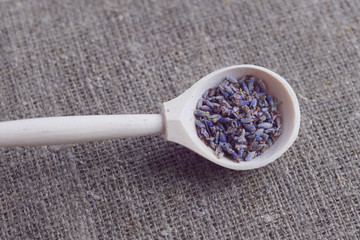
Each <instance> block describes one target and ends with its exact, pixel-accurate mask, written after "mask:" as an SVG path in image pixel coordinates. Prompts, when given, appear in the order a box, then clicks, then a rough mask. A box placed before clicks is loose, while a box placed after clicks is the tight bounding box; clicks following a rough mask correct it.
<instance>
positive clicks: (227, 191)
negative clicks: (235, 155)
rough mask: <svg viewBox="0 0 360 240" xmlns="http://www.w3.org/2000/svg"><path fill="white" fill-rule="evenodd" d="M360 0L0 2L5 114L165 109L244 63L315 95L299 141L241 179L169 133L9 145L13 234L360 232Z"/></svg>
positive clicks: (5, 208) (4, 186)
mask: <svg viewBox="0 0 360 240" xmlns="http://www.w3.org/2000/svg"><path fill="white" fill-rule="evenodd" d="M359 12H360V4H359V2H358V1H356V0H345V1H336V0H333V1H325V0H313V1H310V0H309V1H296V0H293V1H279V0H272V1H231V0H229V1H187V0H185V1H165V0H164V1H160V0H159V1H130V0H129V1H110V0H109V1H95V0H93V1H85V0H84V1H81V0H73V1H71V0H66V1H49V0H48V1H46V0H39V1H15V0H0V120H1V121H3V120H12V119H23V118H32V117H45V116H59V115H84V114H86V115H90V114H122V113H159V111H160V110H159V103H161V102H164V101H167V100H169V99H172V98H174V97H176V96H177V95H179V94H181V93H182V92H183V91H184V90H186V89H187V88H189V87H190V86H191V85H192V84H193V83H195V82H196V81H197V80H198V79H200V78H201V77H202V76H204V75H206V74H207V73H209V72H211V71H213V70H216V69H219V68H221V67H225V66H229V65H234V64H243V63H249V64H257V65H261V66H264V67H267V68H269V69H271V70H273V71H275V72H277V73H279V74H280V75H282V76H283V77H284V78H285V79H287V80H288V81H289V83H290V84H291V86H292V87H293V88H294V90H295V91H296V93H297V96H298V98H299V101H300V104H301V112H302V119H301V120H302V122H301V129H300V134H299V138H298V140H297V141H296V143H295V144H294V145H293V147H291V149H290V150H289V151H287V152H286V154H285V155H284V156H282V157H281V158H280V159H278V160H277V161H276V162H274V163H272V164H270V165H269V166H267V167H264V168H261V169H258V170H252V171H245V172H237V171H232V170H227V169H224V168H221V167H219V166H217V165H214V164H212V163H210V162H208V161H206V160H205V159H203V158H201V157H199V156H198V155H197V154H195V153H193V152H191V151H189V150H187V149H185V148H184V147H182V146H179V145H176V144H173V143H168V142H165V141H164V139H163V138H162V137H161V136H158V137H140V138H132V139H124V140H112V141H103V142H95V143H88V144H79V145H71V146H63V147H59V146H55V147H22V148H9V149H1V150H0V239H356V238H359V237H360V224H359V219H360V203H359V202H360V189H359V186H360V180H359V179H360V172H359V155H360V154H359V152H360V151H359V148H360V137H359V131H360V111H359V110H360V104H359V97H360V78H359V65H360V56H359V55H360V54H359V53H360V52H359V48H360V44H359V36H360V35H359V33H360V28H359V26H360V23H359V21H360V17H359V16H360V15H359Z"/></svg>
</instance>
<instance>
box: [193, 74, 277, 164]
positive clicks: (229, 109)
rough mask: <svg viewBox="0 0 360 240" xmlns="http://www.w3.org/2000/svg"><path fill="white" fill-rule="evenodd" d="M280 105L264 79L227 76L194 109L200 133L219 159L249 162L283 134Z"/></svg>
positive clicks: (201, 137) (206, 92) (203, 96)
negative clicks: (268, 92) (227, 158)
mask: <svg viewBox="0 0 360 240" xmlns="http://www.w3.org/2000/svg"><path fill="white" fill-rule="evenodd" d="M279 104H280V102H278V101H276V99H274V98H273V97H272V96H271V95H269V94H267V93H266V85H265V84H264V82H263V81H261V79H256V78H255V77H253V76H244V77H241V78H240V79H236V78H234V77H231V76H227V77H225V79H223V80H222V82H221V83H220V84H219V86H217V87H215V88H210V89H208V90H206V91H205V92H204V93H203V95H202V98H201V99H200V100H199V101H198V103H197V105H196V110H195V112H194V115H195V117H196V119H197V120H196V121H195V125H196V129H197V133H198V135H199V137H200V139H201V140H203V141H204V142H205V143H206V145H208V146H209V147H211V148H212V149H213V150H214V151H215V155H216V156H217V157H218V158H221V157H223V156H227V157H230V158H232V159H233V160H234V161H236V162H240V161H250V160H251V159H253V158H255V157H257V156H259V155H260V154H262V153H263V152H264V151H265V150H266V149H267V148H268V147H270V146H271V145H272V144H273V143H274V142H275V141H276V139H277V138H278V137H279V136H280V134H281V118H280V116H281V114H280V113H279V112H278V110H277V106H278V105H279Z"/></svg>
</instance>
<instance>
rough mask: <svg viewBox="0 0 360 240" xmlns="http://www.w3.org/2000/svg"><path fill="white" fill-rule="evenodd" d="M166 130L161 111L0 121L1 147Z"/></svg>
mask: <svg viewBox="0 0 360 240" xmlns="http://www.w3.org/2000/svg"><path fill="white" fill-rule="evenodd" d="M163 132H164V127H163V119H162V116H161V115H160V114H133V115H130V114H129V115H93V116H68V117H49V118H33V119H24V120H15V121H7V122H0V147H16V146H41V145H57V144H69V143H82V142H89V141H95V140H106V139H115V138H127V137H138V136H146V135H156V134H162V133H163Z"/></svg>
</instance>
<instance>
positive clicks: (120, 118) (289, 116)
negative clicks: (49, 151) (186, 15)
mask: <svg viewBox="0 0 360 240" xmlns="http://www.w3.org/2000/svg"><path fill="white" fill-rule="evenodd" d="M244 75H252V76H254V77H256V78H261V79H262V80H263V82H264V83H265V84H266V86H267V92H268V93H269V94H271V95H272V96H273V97H275V98H276V99H277V100H278V101H281V102H282V104H280V106H279V111H280V112H281V113H282V134H281V135H280V137H279V138H278V139H277V141H275V143H274V144H273V145H272V146H271V147H270V148H268V149H266V150H265V152H264V153H263V154H261V155H260V156H258V157H256V158H254V159H252V160H251V161H248V162H247V161H240V162H239V163H237V162H234V161H232V160H230V159H228V158H226V157H223V158H220V159H219V158H217V157H216V156H215V154H214V152H213V150H212V149H211V148H210V147H208V146H206V145H205V143H204V142H202V141H201V140H200V138H199V137H198V136H197V132H196V127H195V117H194V110H195V108H196V105H197V102H198V100H199V99H200V98H201V96H202V94H203V93H204V92H205V91H206V90H207V89H209V88H213V87H216V86H217V85H218V84H219V83H220V82H221V81H222V80H223V79H224V78H225V77H226V76H231V77H234V78H239V77H242V76H244ZM299 126H300V109H299V103H298V100H297V98H296V95H295V93H294V91H293V90H292V88H291V87H290V85H289V84H288V83H287V82H286V81H285V80H284V79H283V78H282V77H280V76H279V75H277V74H276V73H274V72H272V71H270V70H268V69H266V68H263V67H258V66H254V65H236V66H231V67H226V68H222V69H220V70H217V71H215V72H213V73H210V74H209V75H207V76H205V77H203V78H202V79H200V80H199V81H198V82H197V83H195V84H194V85H193V86H192V87H191V88H189V89H188V90H187V91H185V92H184V93H183V94H181V95H180V96H178V97H177V98H175V99H173V100H171V101H168V102H165V103H164V104H163V111H162V114H127V115H95V116H65V117H48V118H33V119H24V120H15V121H7V122H0V147H16V146H39V145H58V144H69V143H82V142H89V141H96V140H105V139H116V138H127V137H137V136H146V135H156V134H164V135H165V138H166V140H168V141H172V142H176V143H178V144H181V145H183V146H185V147H187V148H189V149H191V150H193V151H195V152H196V153H198V154H199V155H201V156H203V157H204V158H206V159H208V160H210V161H212V162H214V163H216V164H219V165H221V166H223V167H226V168H230V169H234V170H247V169H253V168H259V167H262V166H265V165H266V164H268V163H271V162H273V161H274V160H275V159H277V158H278V157H280V156H281V155H282V154H283V153H284V152H285V151H286V150H287V149H288V148H289V147H290V146H291V145H292V144H293V142H294V141H295V139H296V137H297V134H298V131H299Z"/></svg>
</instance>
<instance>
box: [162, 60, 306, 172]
mask: <svg viewBox="0 0 360 240" xmlns="http://www.w3.org/2000/svg"><path fill="white" fill-rule="evenodd" d="M245 75H252V76H254V77H255V78H260V79H261V80H262V81H263V82H264V83H265V84H266V87H267V93H268V94H270V95H272V96H273V97H275V98H276V99H277V100H278V101H280V102H282V103H281V104H280V105H279V107H278V109H279V111H280V113H281V114H282V116H281V118H282V134H281V135H280V137H279V138H278V139H277V140H276V141H275V142H274V144H273V145H272V146H271V147H269V148H268V149H266V150H265V152H264V153H263V154H261V155H260V156H258V157H256V158H254V159H252V160H250V161H240V162H239V163H237V162H234V161H233V160H231V159H229V158H227V157H222V158H220V159H219V158H218V157H217V156H216V155H215V154H214V150H213V149H211V148H210V147H208V146H207V145H206V144H205V143H204V142H203V141H202V140H201V139H200V138H199V137H198V135H197V131H196V127H195V120H196V118H195V116H194V111H195V109H196V104H197V102H198V100H199V99H200V98H201V96H202V94H203V93H204V92H205V91H206V90H207V89H209V88H214V87H216V86H218V85H219V83H220V82H221V81H222V80H223V79H224V78H225V77H226V76H231V77H234V78H239V77H242V76H245ZM163 115H164V119H165V121H164V122H165V138H166V140H168V141H172V142H176V143H178V144H181V145H183V146H185V147H187V148H189V149H191V150H193V151H194V152H196V153H198V154H199V155H201V156H203V157H204V158H206V159H208V160H210V161H212V162H214V163H216V164H218V165H221V166H223V167H226V168H230V169H234V170H248V169H254V168H259V167H262V166H265V165H267V164H269V163H271V162H273V161H275V160H276V159H277V158H279V157H280V156H281V155H282V154H283V153H284V152H285V151H286V150H287V149H288V148H289V147H290V146H291V145H292V144H293V143H294V141H295V139H296V137H297V135H298V132H299V127H300V108H299V102H298V100H297V97H296V95H295V93H294V91H293V89H292V88H291V86H290V85H289V84H288V83H287V81H286V80H285V79H284V78H282V77H281V76H279V75H278V74H276V73H274V72H272V71H270V70H268V69H266V68H263V67H259V66H255V65H235V66H230V67H226V68H222V69H219V70H217V71H215V72H212V73H210V74H208V75H207V76H205V77H203V78H202V79H200V80H199V81H198V82H197V83H195V84H194V85H193V86H192V87H191V88H189V89H188V90H186V91H185V92H184V93H183V94H181V95H180V96H178V97H177V98H175V99H173V100H171V101H168V102H165V103H164V104H163Z"/></svg>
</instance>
